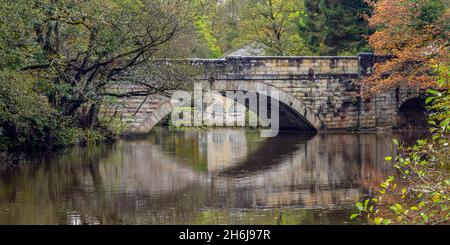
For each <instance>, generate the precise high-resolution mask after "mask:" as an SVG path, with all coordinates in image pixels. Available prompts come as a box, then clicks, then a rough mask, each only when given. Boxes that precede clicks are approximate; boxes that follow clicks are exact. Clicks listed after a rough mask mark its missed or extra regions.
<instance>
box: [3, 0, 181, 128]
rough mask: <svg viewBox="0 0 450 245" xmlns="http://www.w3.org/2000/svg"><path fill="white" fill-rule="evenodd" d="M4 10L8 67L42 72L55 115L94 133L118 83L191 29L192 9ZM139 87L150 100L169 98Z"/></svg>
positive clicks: (148, 4)
mask: <svg viewBox="0 0 450 245" xmlns="http://www.w3.org/2000/svg"><path fill="white" fill-rule="evenodd" d="M0 6H1V7H0V12H1V16H2V17H1V22H2V23H6V25H2V28H6V29H7V31H8V32H6V34H4V36H3V37H2V48H1V50H3V51H4V52H3V53H2V55H5V56H6V57H7V59H6V60H7V62H8V64H5V65H11V66H15V67H19V66H20V68H21V70H22V71H23V72H30V71H32V72H38V73H39V74H40V75H41V76H40V79H39V83H40V88H42V91H43V92H45V93H46V94H47V96H48V98H49V99H50V102H51V104H52V105H53V107H54V108H56V109H57V110H58V111H60V112H61V113H62V115H64V116H70V117H72V118H73V119H74V123H75V125H78V126H81V127H93V126H94V125H95V123H96V118H97V114H98V109H99V106H100V104H101V102H102V99H104V95H105V94H108V93H107V89H108V86H110V85H111V83H112V82H113V81H114V80H117V79H118V77H119V76H123V75H124V74H125V75H126V74H128V71H129V70H130V69H132V68H133V67H136V66H145V65H146V64H147V63H148V61H150V60H151V58H152V57H153V56H154V54H155V53H156V52H157V51H158V50H159V49H160V48H161V47H163V46H164V45H165V44H167V43H168V42H170V41H171V40H172V39H173V38H174V36H175V35H177V34H178V33H179V32H181V31H182V30H183V29H184V28H186V27H187V26H188V15H187V13H188V12H189V9H190V7H189V5H188V2H187V1H182V0H170V1H162V0H152V1H119V0H106V1H105V0H93V1H81V0H80V1H78V0H77V1H53V0H48V1H47V0H44V1H25V0H19V1H10V0H1V2H0ZM17 10H20V11H17ZM17 25H18V26H20V29H19V30H17V31H14V29H13V28H14V26H17ZM3 26H6V27H3ZM16 33H17V34H16ZM11 34H12V35H11ZM22 34H25V35H22ZM7 50H11V51H7ZM19 59H20V60H19ZM141 71H145V69H141ZM139 85H140V86H144V87H146V88H147V92H148V93H153V92H155V91H162V90H165V89H164V88H162V87H158V88H155V87H154V86H152V85H151V84H147V83H140V84H139ZM170 89H173V87H170ZM80 108H82V109H83V110H81V109H80ZM86 108H87V109H86Z"/></svg>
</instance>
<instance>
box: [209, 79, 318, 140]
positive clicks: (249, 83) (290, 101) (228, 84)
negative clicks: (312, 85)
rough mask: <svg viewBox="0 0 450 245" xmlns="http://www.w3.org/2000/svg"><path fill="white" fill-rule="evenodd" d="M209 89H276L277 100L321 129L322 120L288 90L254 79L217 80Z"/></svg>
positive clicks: (305, 120)
mask: <svg viewBox="0 0 450 245" xmlns="http://www.w3.org/2000/svg"><path fill="white" fill-rule="evenodd" d="M211 89H214V90H219V91H224V90H235V91H238V90H240V91H266V92H272V91H276V92H278V93H279V96H280V98H279V101H280V102H281V103H282V104H284V105H287V106H288V107H289V108H290V109H292V111H294V112H295V113H297V114H298V116H299V117H301V118H302V119H303V120H304V122H305V123H307V124H309V126H310V127H311V128H313V129H315V130H316V131H318V130H320V129H322V127H323V122H322V120H320V119H319V117H318V116H317V115H316V114H314V113H313V112H312V111H311V110H310V109H309V108H308V107H306V105H305V104H304V103H303V102H302V101H301V100H299V99H297V98H296V97H294V96H293V95H291V94H289V93H288V92H286V91H284V90H282V89H280V88H277V87H274V86H271V85H269V84H267V83H264V82H261V81H255V80H233V81H230V80H217V81H214V82H213V83H212V86H211Z"/></svg>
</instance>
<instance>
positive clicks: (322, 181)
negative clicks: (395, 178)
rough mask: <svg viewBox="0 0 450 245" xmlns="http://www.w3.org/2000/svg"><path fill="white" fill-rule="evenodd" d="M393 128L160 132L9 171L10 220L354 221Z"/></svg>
mask: <svg viewBox="0 0 450 245" xmlns="http://www.w3.org/2000/svg"><path fill="white" fill-rule="evenodd" d="M392 137H393V136H392V135H391V134H367V133H365V134H363V133H336V134H331V133H327V134H317V135H308V134H285V135H283V134H282V135H279V136H278V137H276V138H260V137H259V132H258V131H253V130H247V129H205V130H197V129H188V130H168V129H163V128H159V129H156V130H154V132H153V133H152V134H151V135H150V136H149V137H148V138H146V139H136V140H126V141H122V142H120V143H118V144H116V145H113V146H103V147H90V148H74V149H69V150H64V151H59V152H57V153H54V154H50V155H46V156H41V157H34V158H33V159H32V160H28V161H23V162H22V163H20V164H19V166H18V167H16V168H14V169H11V168H8V167H5V166H4V167H3V168H2V170H0V224H348V223H355V222H360V221H354V222H349V221H348V216H349V214H350V213H352V211H353V208H354V203H355V201H356V200H358V198H359V196H360V195H362V194H364V193H368V192H370V190H371V189H372V188H373V187H374V186H376V185H377V184H378V183H379V182H380V181H381V180H383V179H384V178H385V176H386V174H387V173H388V172H390V171H391V170H389V169H388V167H387V166H386V165H385V164H384V157H385V156H386V155H392V146H391V142H392Z"/></svg>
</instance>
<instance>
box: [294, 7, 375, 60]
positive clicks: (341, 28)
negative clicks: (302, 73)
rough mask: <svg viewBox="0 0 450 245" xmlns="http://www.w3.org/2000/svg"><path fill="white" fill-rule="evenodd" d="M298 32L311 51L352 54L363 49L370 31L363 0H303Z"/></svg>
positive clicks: (368, 10)
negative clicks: (303, 9) (302, 15)
mask: <svg viewBox="0 0 450 245" xmlns="http://www.w3.org/2000/svg"><path fill="white" fill-rule="evenodd" d="M304 5H305V17H304V18H303V20H302V21H301V22H300V23H299V32H300V34H301V35H302V36H303V37H304V38H305V41H306V42H307V45H308V47H309V49H310V50H311V51H312V52H313V53H314V54H319V55H337V54H354V53H357V52H358V51H361V50H364V47H365V46H366V44H367V41H366V36H367V35H368V34H369V26H368V22H367V20H366V18H365V16H367V14H369V12H370V6H369V5H368V4H367V3H366V1H364V0H305V1H304Z"/></svg>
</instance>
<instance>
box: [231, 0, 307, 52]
mask: <svg viewBox="0 0 450 245" xmlns="http://www.w3.org/2000/svg"><path fill="white" fill-rule="evenodd" d="M301 10H302V6H301V1H298V0H252V1H247V2H246V4H245V5H244V6H243V10H242V11H243V12H242V16H243V19H242V20H241V21H240V23H239V25H240V31H241V35H242V36H241V40H243V41H242V42H248V43H250V42H254V41H256V42H257V43H259V44H260V45H262V47H263V48H264V49H265V51H266V54H267V55H297V54H300V53H301V52H302V51H303V50H304V44H303V40H302V38H301V36H300V34H299V33H298V32H296V30H295V29H296V24H297V23H298V22H299V21H300V17H301V15H302V11H301Z"/></svg>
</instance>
